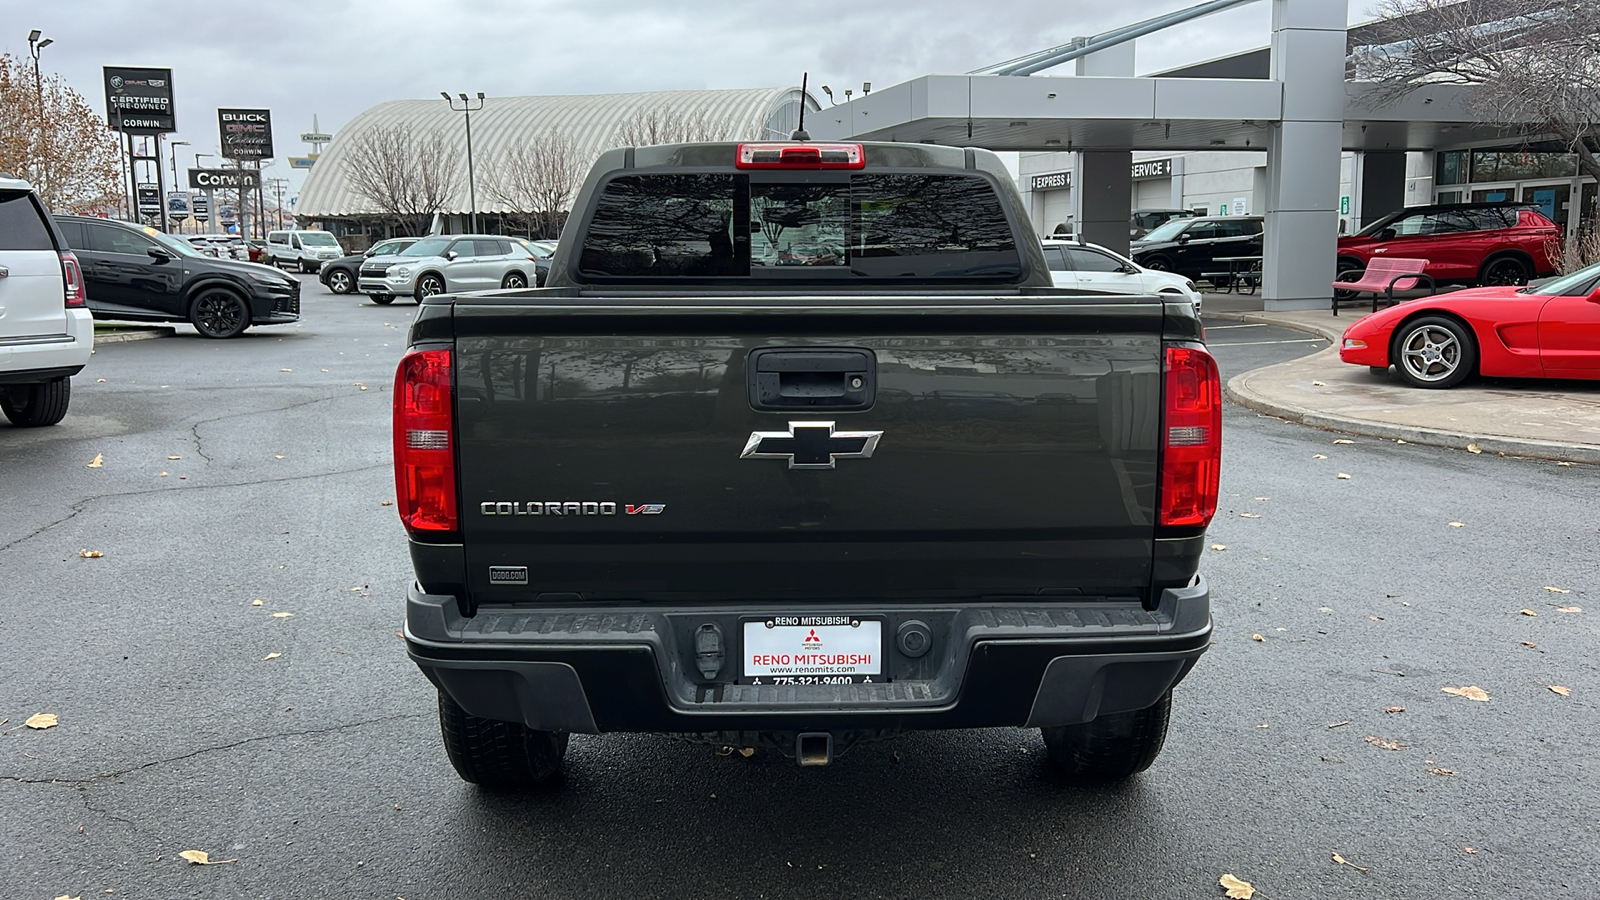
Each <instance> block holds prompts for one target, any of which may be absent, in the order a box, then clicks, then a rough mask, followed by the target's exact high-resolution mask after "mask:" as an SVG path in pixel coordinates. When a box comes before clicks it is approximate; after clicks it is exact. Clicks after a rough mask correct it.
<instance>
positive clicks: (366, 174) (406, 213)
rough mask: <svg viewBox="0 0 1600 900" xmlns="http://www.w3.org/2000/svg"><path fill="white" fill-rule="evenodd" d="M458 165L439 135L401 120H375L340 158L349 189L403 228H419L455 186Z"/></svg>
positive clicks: (441, 209) (413, 230)
mask: <svg viewBox="0 0 1600 900" xmlns="http://www.w3.org/2000/svg"><path fill="white" fill-rule="evenodd" d="M458 168H459V166H458V165H457V159H456V156H455V154H453V153H452V152H450V148H449V145H448V143H447V142H446V141H445V138H444V135H443V134H440V133H438V132H434V133H432V134H426V135H418V134H416V133H415V132H413V131H412V130H411V129H410V128H407V127H405V126H403V125H393V126H378V127H375V128H372V129H370V130H368V131H365V132H362V134H361V135H360V136H358V137H357V138H355V141H354V143H353V144H351V145H350V148H349V150H347V151H346V154H345V158H344V172H345V178H346V179H347V180H348V181H349V183H350V189H351V190H353V191H355V192H356V193H357V194H359V195H360V196H361V197H363V198H365V199H366V200H367V201H368V202H369V203H371V204H372V205H373V207H375V209H376V210H377V212H379V213H381V214H382V215H384V216H386V217H388V218H389V219H390V220H391V221H393V222H394V223H395V224H396V225H397V226H398V227H399V228H400V230H401V231H403V232H405V233H407V234H423V233H425V232H426V231H427V229H428V223H429V222H430V221H432V219H433V216H434V214H435V213H440V212H444V211H445V204H446V203H448V202H450V199H451V196H452V195H453V194H454V192H455V186H456V176H457V172H458Z"/></svg>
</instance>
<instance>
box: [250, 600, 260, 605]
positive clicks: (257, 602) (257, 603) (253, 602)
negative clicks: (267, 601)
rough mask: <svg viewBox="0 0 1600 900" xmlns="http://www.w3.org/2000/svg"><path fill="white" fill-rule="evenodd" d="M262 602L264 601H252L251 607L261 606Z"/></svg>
mask: <svg viewBox="0 0 1600 900" xmlns="http://www.w3.org/2000/svg"><path fill="white" fill-rule="evenodd" d="M262 602H263V601H261V600H251V601H250V605H251V606H260V605H261V604H262Z"/></svg>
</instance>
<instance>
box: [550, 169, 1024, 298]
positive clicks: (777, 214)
mask: <svg viewBox="0 0 1600 900" xmlns="http://www.w3.org/2000/svg"><path fill="white" fill-rule="evenodd" d="M578 267H579V270H580V272H581V274H582V275H583V276H584V277H586V278H600V279H605V278H638V279H645V280H650V279H656V278H677V277H685V278H740V277H744V278H761V279H782V280H835V279H849V278H874V279H895V278H938V279H977V280H986V281H992V280H1014V279H1016V278H1017V277H1018V276H1020V274H1021V272H1022V261H1021V256H1020V254H1019V253H1018V252H1017V246H1016V242H1015V239H1014V237H1013V235H1012V230H1011V223H1010V222H1009V221H1008V220H1007V219H1006V216H1005V210H1004V207H1003V206H1002V205H1001V203H1000V198H999V196H998V195H996V193H995V189H994V187H993V185H991V184H990V183H989V182H988V181H986V180H984V179H982V178H978V177H974V176H966V175H927V174H855V175H850V176H848V177H836V178H828V179H816V180H805V181H793V182H787V181H782V180H767V179H759V180H752V179H751V178H750V177H749V176H746V175H725V174H663V175H626V176H622V177H619V178H615V179H613V180H612V181H611V182H610V183H609V184H608V185H607V186H606V188H605V191H604V193H602V194H601V196H600V199H599V200H598V202H597V204H596V208H595V213H594V217H593V219H592V220H591V222H590V224H589V228H588V231H587V233H586V234H585V237H584V246H583V251H582V253H581V254H580V258H579V263H578Z"/></svg>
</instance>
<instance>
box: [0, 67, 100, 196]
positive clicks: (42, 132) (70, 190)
mask: <svg viewBox="0 0 1600 900" xmlns="http://www.w3.org/2000/svg"><path fill="white" fill-rule="evenodd" d="M35 77H36V73H35V72H34V71H33V69H32V67H31V66H26V65H24V64H23V61H22V60H20V59H18V58H16V57H13V56H11V55H10V54H6V55H4V56H0V172H8V173H10V174H12V175H15V176H17V177H20V178H25V179H27V180H28V182H29V183H31V184H32V185H33V186H34V188H35V189H36V190H37V191H38V192H39V198H40V199H41V200H43V201H44V203H45V205H46V206H48V207H49V208H50V209H51V210H53V211H55V212H60V213H98V212H110V211H112V210H114V209H116V208H117V207H118V206H119V205H120V204H121V202H122V194H123V191H122V174H121V172H122V170H121V155H120V153H119V151H118V148H117V135H116V132H114V131H112V130H111V129H110V128H108V127H107V126H106V123H105V121H104V120H103V119H101V118H100V116H99V115H98V114H97V113H96V112H95V111H94V109H93V108H92V107H90V106H89V102H88V101H87V100H85V99H84V98H83V95H82V94H80V93H78V92H77V91H75V90H73V89H72V88H70V87H68V86H67V85H66V83H65V82H64V81H62V80H61V76H60V75H50V76H47V77H44V78H42V79H40V80H38V81H35ZM41 88H42V93H43V101H44V102H43V104H42V107H41V104H40V93H41Z"/></svg>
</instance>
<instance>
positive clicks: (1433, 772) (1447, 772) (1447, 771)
mask: <svg viewBox="0 0 1600 900" xmlns="http://www.w3.org/2000/svg"><path fill="white" fill-rule="evenodd" d="M1422 771H1424V772H1427V773H1428V774H1429V775H1454V774H1456V773H1455V772H1454V771H1452V770H1450V769H1423V770H1422Z"/></svg>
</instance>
